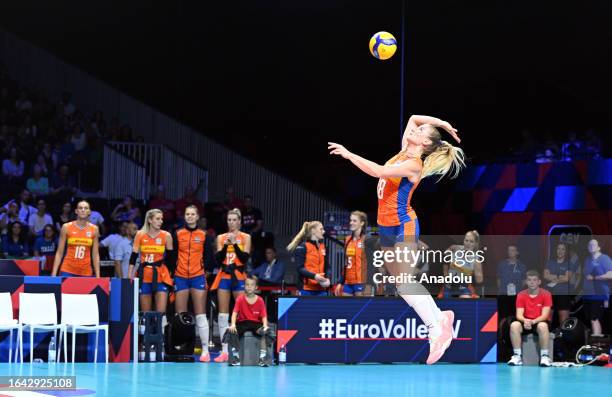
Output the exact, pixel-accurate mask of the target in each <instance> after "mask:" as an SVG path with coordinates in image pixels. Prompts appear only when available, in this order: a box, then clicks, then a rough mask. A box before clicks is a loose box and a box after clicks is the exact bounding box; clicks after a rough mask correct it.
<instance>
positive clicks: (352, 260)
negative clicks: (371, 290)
mask: <svg viewBox="0 0 612 397" xmlns="http://www.w3.org/2000/svg"><path fill="white" fill-rule="evenodd" d="M344 253H345V255H346V265H345V268H344V269H345V270H344V271H345V273H344V283H345V284H363V283H365V281H366V277H367V260H366V256H365V237H360V238H358V239H354V238H353V236H350V237H349V238H348V239H347V240H346V247H345V249H344Z"/></svg>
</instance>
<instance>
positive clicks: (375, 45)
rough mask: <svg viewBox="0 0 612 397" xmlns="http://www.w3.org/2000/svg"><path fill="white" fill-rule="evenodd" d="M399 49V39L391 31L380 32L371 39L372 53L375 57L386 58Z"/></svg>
mask: <svg viewBox="0 0 612 397" xmlns="http://www.w3.org/2000/svg"><path fill="white" fill-rule="evenodd" d="M395 50H397V40H395V37H393V35H392V34H391V33H389V32H378V33H376V34H375V35H374V36H372V38H371V39H370V53H372V55H374V57H375V58H378V59H381V60H383V61H384V60H385V59H389V58H391V57H392V56H393V54H395Z"/></svg>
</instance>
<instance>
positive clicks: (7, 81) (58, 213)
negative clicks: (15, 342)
mask: <svg viewBox="0 0 612 397" xmlns="http://www.w3.org/2000/svg"><path fill="white" fill-rule="evenodd" d="M77 100H78V98H73V97H72V95H71V93H70V92H63V93H62V94H61V96H60V97H59V98H57V99H55V100H52V99H49V98H47V97H46V96H45V95H43V94H42V93H40V92H38V91H37V90H32V89H29V88H28V87H23V86H20V85H19V84H18V83H17V82H16V81H14V80H12V79H11V78H10V77H9V76H8V74H7V72H6V69H5V68H4V66H3V65H1V64H0V161H1V162H2V173H1V174H0V205H1V206H0V233H1V236H2V237H1V244H0V247H1V249H0V257H4V258H16V259H20V258H29V257H33V256H35V257H38V258H40V259H41V261H42V262H43V268H44V267H45V263H44V262H45V261H46V260H47V261H48V260H49V258H52V256H53V254H54V253H55V250H56V249H57V237H58V231H59V230H60V228H61V226H62V225H63V224H64V223H66V222H69V221H72V220H74V219H75V213H74V209H75V208H74V207H75V204H76V201H77V200H78V198H81V197H88V200H89V201H90V202H91V203H92V214H91V217H90V221H91V222H92V223H94V224H96V225H97V226H98V227H99V228H100V234H101V237H105V236H107V235H110V234H112V233H119V231H120V229H121V228H120V226H121V225H122V224H124V223H125V222H128V223H129V222H133V223H135V224H136V225H137V226H138V227H140V226H141V225H142V220H143V217H144V214H145V212H146V210H148V209H150V208H159V209H161V210H162V211H163V213H164V229H166V230H172V229H175V228H178V227H181V226H182V225H183V223H184V219H183V214H184V211H185V208H186V207H187V206H189V205H195V206H196V207H197V208H198V210H199V212H200V215H201V219H200V227H201V228H203V229H204V230H207V231H208V233H209V235H210V236H211V237H212V238H215V236H216V235H217V234H220V233H223V232H225V231H226V230H227V224H226V222H225V214H227V211H229V210H231V209H233V208H239V209H240V210H241V211H242V212H243V222H242V225H243V231H244V232H246V233H249V234H251V235H252V238H253V245H254V253H253V256H252V260H251V263H250V267H251V268H255V267H257V266H258V265H260V264H261V263H262V262H264V261H265V257H266V255H265V250H266V248H268V247H270V246H273V244H274V237H273V235H272V234H271V233H269V232H266V231H265V230H264V228H263V217H262V214H261V211H260V210H259V209H258V208H256V207H254V206H253V200H252V198H251V197H250V196H246V197H244V199H241V198H239V197H237V195H236V194H235V191H234V189H233V187H228V188H227V191H226V198H225V200H223V201H222V202H220V203H202V202H201V201H200V200H199V199H198V198H197V196H196V192H195V191H194V188H193V187H191V186H188V187H187V188H186V189H185V194H184V196H183V197H182V198H180V199H178V200H170V199H168V198H167V197H166V189H165V187H164V186H163V185H160V186H158V187H157V189H156V190H155V192H154V194H153V196H152V197H151V198H150V200H149V201H148V203H147V202H139V201H137V200H135V199H134V198H133V197H131V196H126V197H124V199H123V200H110V201H109V200H106V199H100V198H98V197H97V192H99V191H100V187H101V173H102V169H101V164H102V159H103V153H104V144H105V143H106V142H108V141H123V142H143V141H144V139H143V138H142V136H135V134H134V131H132V128H131V127H130V126H129V125H128V124H121V122H120V121H119V120H118V119H117V118H116V117H113V118H112V119H111V120H110V121H108V120H107V119H106V118H105V116H104V113H103V112H102V111H101V110H98V111H96V112H94V113H93V114H85V113H84V112H82V111H81V110H80V109H79V107H78V105H77ZM268 273H269V272H268Z"/></svg>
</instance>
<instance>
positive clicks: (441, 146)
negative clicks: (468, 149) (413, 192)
mask: <svg viewBox="0 0 612 397" xmlns="http://www.w3.org/2000/svg"><path fill="white" fill-rule="evenodd" d="M432 142H433V143H432V145H431V146H430V148H431V149H430V150H427V151H425V153H423V155H424V156H425V160H424V161H423V171H422V174H421V175H422V178H426V177H428V176H431V175H440V178H439V179H438V181H440V179H442V178H443V177H444V176H445V175H447V174H449V176H450V177H451V178H456V177H457V175H459V172H460V171H461V169H462V168H464V167H465V155H464V153H463V150H462V149H461V148H459V147H456V146H453V145H451V144H450V143H448V142H446V141H442V140H438V142H436V140H435V138H434V137H432Z"/></svg>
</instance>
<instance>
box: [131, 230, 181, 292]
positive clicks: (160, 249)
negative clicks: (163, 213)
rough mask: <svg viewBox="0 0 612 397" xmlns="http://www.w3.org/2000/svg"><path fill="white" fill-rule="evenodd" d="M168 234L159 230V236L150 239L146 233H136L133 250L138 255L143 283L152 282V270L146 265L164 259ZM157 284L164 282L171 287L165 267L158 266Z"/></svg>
mask: <svg viewBox="0 0 612 397" xmlns="http://www.w3.org/2000/svg"><path fill="white" fill-rule="evenodd" d="M168 236H169V233H168V232H166V231H164V230H160V232H159V234H158V235H157V236H155V237H151V236H149V235H148V234H146V233H140V232H139V233H138V234H137V235H136V238H135V239H134V249H135V250H136V251H138V252H139V253H140V266H141V268H144V270H142V272H143V273H142V275H143V282H144V283H150V282H152V281H153V269H152V268H151V267H150V266H148V267H147V264H148V263H155V262H159V261H162V260H163V259H164V253H165V252H166V241H167V240H168ZM157 282H164V283H166V284H169V285H172V281H171V278H170V273H169V271H168V269H167V268H166V266H165V265H162V266H160V268H158V271H157Z"/></svg>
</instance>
